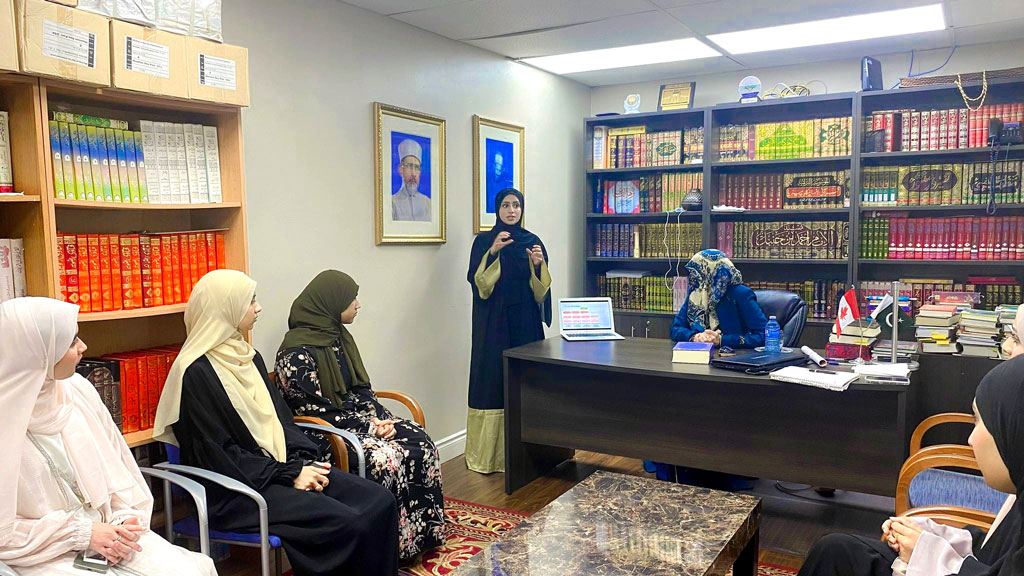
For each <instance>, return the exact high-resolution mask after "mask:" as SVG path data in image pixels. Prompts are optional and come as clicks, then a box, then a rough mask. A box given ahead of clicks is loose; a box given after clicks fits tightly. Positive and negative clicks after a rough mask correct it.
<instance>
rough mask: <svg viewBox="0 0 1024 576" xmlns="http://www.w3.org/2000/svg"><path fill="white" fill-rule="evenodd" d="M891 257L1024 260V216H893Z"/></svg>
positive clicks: (891, 222)
mask: <svg viewBox="0 0 1024 576" xmlns="http://www.w3.org/2000/svg"><path fill="white" fill-rule="evenodd" d="M887 257H888V259H890V260H901V259H906V260H1024V216H1003V217H996V218H992V217H988V218H980V217H976V216H975V217H955V218H892V219H891V220H890V221H889V250H888V256H887Z"/></svg>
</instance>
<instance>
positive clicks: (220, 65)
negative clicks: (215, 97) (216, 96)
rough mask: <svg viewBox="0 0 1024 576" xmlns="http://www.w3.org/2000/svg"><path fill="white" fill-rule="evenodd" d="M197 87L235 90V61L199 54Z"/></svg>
mask: <svg viewBox="0 0 1024 576" xmlns="http://www.w3.org/2000/svg"><path fill="white" fill-rule="evenodd" d="M199 85H200V86H210V87H211V88H223V89H225V90H235V61H234V60H228V59H227V58H217V57H216V56H210V55H209V54H203V53H202V52H200V53H199Z"/></svg>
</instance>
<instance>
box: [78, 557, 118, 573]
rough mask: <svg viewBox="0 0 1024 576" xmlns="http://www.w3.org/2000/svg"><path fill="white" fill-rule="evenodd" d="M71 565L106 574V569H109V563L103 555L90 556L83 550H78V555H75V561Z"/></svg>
mask: <svg viewBox="0 0 1024 576" xmlns="http://www.w3.org/2000/svg"><path fill="white" fill-rule="evenodd" d="M72 566H74V567H75V568H78V569H80V570H88V571H89V572H95V573H97V574H106V573H107V570H109V569H110V565H109V564H108V563H107V559H106V558H104V557H103V556H92V555H89V554H87V553H85V552H79V553H78V556H75V561H74V563H73V564H72Z"/></svg>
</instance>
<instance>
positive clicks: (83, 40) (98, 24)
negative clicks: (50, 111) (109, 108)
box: [14, 0, 110, 86]
mask: <svg viewBox="0 0 1024 576" xmlns="http://www.w3.org/2000/svg"><path fill="white" fill-rule="evenodd" d="M14 19H15V23H16V27H17V31H18V58H19V60H20V61H21V71H22V72H25V73H27V74H37V75H40V76H52V77H56V78H62V79H64V80H72V81H75V82H81V83H83V84H91V85H94V86H110V24H109V23H108V19H107V18H104V17H103V16H98V15H96V14H90V13H89V12H84V11H82V10H76V9H74V8H67V7H65V6H61V5H58V4H54V3H53V2H48V1H46V0H15V2H14Z"/></svg>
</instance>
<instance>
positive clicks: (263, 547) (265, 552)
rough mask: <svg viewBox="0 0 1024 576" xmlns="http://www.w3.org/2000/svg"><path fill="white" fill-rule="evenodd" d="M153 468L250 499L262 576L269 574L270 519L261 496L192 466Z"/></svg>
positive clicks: (213, 473) (231, 479)
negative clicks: (257, 531)
mask: <svg viewBox="0 0 1024 576" xmlns="http://www.w3.org/2000/svg"><path fill="white" fill-rule="evenodd" d="M155 467H156V468H159V469H161V470H170V471H172V472H177V473H178V474H182V475H185V476H193V477H195V478H201V479H203V480H206V481H207V482H212V483H214V484H217V485H218V486H220V487H222V488H225V489H227V490H230V491H232V492H235V493H237V494H241V495H243V496H248V497H249V498H251V499H252V500H253V501H254V502H255V503H256V507H257V508H258V509H259V517H260V563H261V564H262V569H263V574H270V517H269V515H268V514H267V500H266V499H265V498H264V497H263V495H262V494H260V493H259V492H257V491H256V490H253V489H252V488H250V487H248V486H246V485H245V484H242V483H241V482H239V481H238V480H235V479H234V478H229V477H227V476H225V475H223V474H218V473H216V472H211V471H209V470H203V469H202V468H195V467H193V466H185V465H182V464H170V463H168V462H161V463H160V464H157V465H156V466H155Z"/></svg>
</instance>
